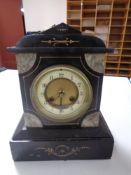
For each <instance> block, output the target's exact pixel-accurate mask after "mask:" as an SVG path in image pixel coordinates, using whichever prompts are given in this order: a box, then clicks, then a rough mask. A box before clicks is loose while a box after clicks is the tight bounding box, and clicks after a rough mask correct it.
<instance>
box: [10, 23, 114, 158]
mask: <svg viewBox="0 0 131 175" xmlns="http://www.w3.org/2000/svg"><path fill="white" fill-rule="evenodd" d="M7 50H8V51H10V52H15V53H16V55H19V57H22V60H25V61H23V62H24V64H23V62H17V66H18V70H19V79H20V88H21V94H22V101H23V110H24V113H31V114H33V115H37V117H38V118H40V119H41V117H40V116H39V114H37V112H36V111H35V109H34V108H33V105H32V102H31V98H30V87H31V84H32V82H33V80H34V78H35V77H36V76H37V75H38V74H39V73H40V72H41V71H43V70H44V69H45V68H48V67H49V66H53V65H70V66H73V67H75V68H77V69H79V70H81V71H82V72H83V73H84V74H85V75H86V76H87V77H88V79H89V81H90V83H91V86H92V90H93V100H92V103H91V106H90V108H89V109H88V110H87V113H86V116H88V115H92V114H94V115H95V114H96V113H97V115H99V116H98V117H99V124H98V126H97V127H81V122H82V120H83V119H84V117H85V115H84V116H82V117H81V118H80V119H77V120H75V121H73V122H70V123H61V124H58V123H53V122H51V121H48V120H47V119H45V118H43V119H42V120H41V123H42V127H28V126H26V122H25V119H24V117H25V116H24V117H22V119H21V121H20V123H19V125H18V127H17V129H16V131H15V133H14V135H13V137H12V140H11V141H10V146H11V151H12V156H13V159H14V160H15V161H26V160H70V159H72V160H73V159H108V158H110V157H111V155H112V150H113V143H114V140H113V137H112V135H111V132H110V130H109V128H108V126H107V124H106V122H105V120H104V118H103V116H102V114H101V112H100V101H101V91H102V81H103V73H101V72H98V71H95V69H93V68H92V67H90V66H88V64H87V62H86V60H85V53H88V54H104V53H106V52H113V49H111V48H106V47H105V44H104V42H103V41H102V40H101V39H99V38H97V37H94V36H84V35H82V34H81V33H80V32H79V31H77V30H75V29H73V28H72V27H69V26H68V25H66V24H64V23H61V24H59V25H57V26H53V27H52V28H50V29H48V30H46V31H44V32H32V33H31V34H30V35H26V36H24V37H23V38H22V39H21V40H20V41H19V42H18V43H17V45H16V47H10V48H7ZM29 53H31V54H32V55H34V54H35V59H34V62H33V64H32V66H30V64H31V63H30V64H29V66H28V67H29V68H27V69H26V70H25V67H26V65H27V64H26V63H27V62H26V59H28V58H27V57H25V58H23V55H26V54H27V55H28V54H29ZM18 59H19V58H18ZM20 59H21V58H20ZM30 59H32V57H31V58H30ZM32 60H33V59H32ZM32 60H31V61H32ZM22 66H23V67H22Z"/></svg>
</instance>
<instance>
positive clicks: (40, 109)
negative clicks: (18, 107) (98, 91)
mask: <svg viewBox="0 0 131 175" xmlns="http://www.w3.org/2000/svg"><path fill="white" fill-rule="evenodd" d="M60 69H64V70H68V71H71V72H73V73H75V74H76V75H77V76H79V77H80V78H81V80H82V81H83V83H84V85H85V87H86V88H87V91H88V92H89V93H88V94H89V96H88V97H87V93H86V96H85V99H84V103H83V105H81V108H80V109H79V110H76V111H75V112H73V113H71V114H70V115H67V116H66V115H63V116H62V117H61V115H62V114H53V113H51V112H49V111H47V110H46V109H45V108H43V107H42V105H41V104H40V103H39V100H38V97H37V93H36V92H37V86H38V83H39V81H40V80H41V78H42V77H43V76H44V75H45V74H48V73H49V72H51V71H56V70H60ZM30 98H31V102H32V105H33V107H34V109H35V110H36V111H37V113H38V114H39V115H40V116H41V118H46V119H47V120H49V121H53V122H57V123H64V122H71V121H74V120H76V119H78V118H80V117H83V115H84V114H85V113H86V112H87V111H88V109H89V107H90V105H91V102H92V98H93V91H92V87H91V84H90V81H89V80H88V78H87V77H86V76H85V74H84V73H83V72H81V71H80V70H79V69H77V68H75V67H73V66H69V65H55V66H50V67H48V68H46V69H44V70H43V71H41V72H40V73H39V74H38V75H37V76H36V77H35V79H34V80H33V82H32V85H31V88H30Z"/></svg>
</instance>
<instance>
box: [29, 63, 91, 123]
mask: <svg viewBox="0 0 131 175" xmlns="http://www.w3.org/2000/svg"><path fill="white" fill-rule="evenodd" d="M30 96H31V101H32V104H33V106H34V108H35V110H36V111H37V112H38V113H39V114H40V115H41V116H42V117H45V118H47V119H48V120H51V121H54V122H70V121H73V120H75V119H77V118H79V117H81V116H82V115H84V114H85V113H86V111H87V110H88V108H89V107H90V105H91V102H92V96H93V95H92V87H91V84H90V82H89V80H88V79H87V77H86V76H85V75H84V74H83V73H82V72H81V71H80V70H78V69H76V68H74V67H71V66H66V65H58V66H51V67H48V68H46V69H44V70H43V71H42V72H40V73H39V74H38V75H37V77H36V78H35V79H34V81H33V83H32V86H31V89H30Z"/></svg>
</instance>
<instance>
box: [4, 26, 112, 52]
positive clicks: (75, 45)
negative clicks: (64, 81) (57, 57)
mask: <svg viewBox="0 0 131 175" xmlns="http://www.w3.org/2000/svg"><path fill="white" fill-rule="evenodd" d="M7 50H8V51H9V52H15V53H37V52H39V53H44V54H49V53H50V54H54V53H58V51H59V54H63V53H66V54H72V55H74V54H77V55H78V54H79V55H81V54H85V53H107V52H113V49H112V48H106V46H105V44H104V42H103V41H102V40H101V39H100V38H97V37H95V36H90V35H82V34H81V33H80V31H78V30H76V29H74V28H72V27H70V26H69V25H67V24H65V23H61V24H58V25H54V26H53V27H51V28H50V29H48V30H45V31H42V32H30V33H28V34H27V35H25V36H24V37H23V38H22V39H21V40H20V41H19V42H18V43H17V44H16V46H15V47H8V48H7Z"/></svg>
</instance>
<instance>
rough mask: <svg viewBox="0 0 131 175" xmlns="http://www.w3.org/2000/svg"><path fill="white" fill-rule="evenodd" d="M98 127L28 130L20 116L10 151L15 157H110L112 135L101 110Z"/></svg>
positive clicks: (58, 158) (27, 158) (49, 158)
mask: <svg viewBox="0 0 131 175" xmlns="http://www.w3.org/2000/svg"><path fill="white" fill-rule="evenodd" d="M99 117H100V121H99V122H100V123H99V126H98V127H89V128H83V129H82V130H81V129H80V128H74V129H72V128H70V129H67V128H66V129H53V128H52V129H45V130H43V129H42V128H39V129H38V128H37V129H36V128H33V129H29V130H27V129H26V128H25V127H24V120H23V118H22V119H21V121H20V123H19V125H18V127H17V129H16V131H15V133H14V136H13V138H12V140H11V141H10V146H11V152H12V156H13V159H14V160H15V161H36V160H38V161H40V160H78V159H83V160H84V159H109V158H111V155H112V150H113V143H114V141H113V137H112V135H111V133H110V131H109V128H108V126H107V124H106V122H105V120H104V118H103V116H102V114H101V113H99Z"/></svg>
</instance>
